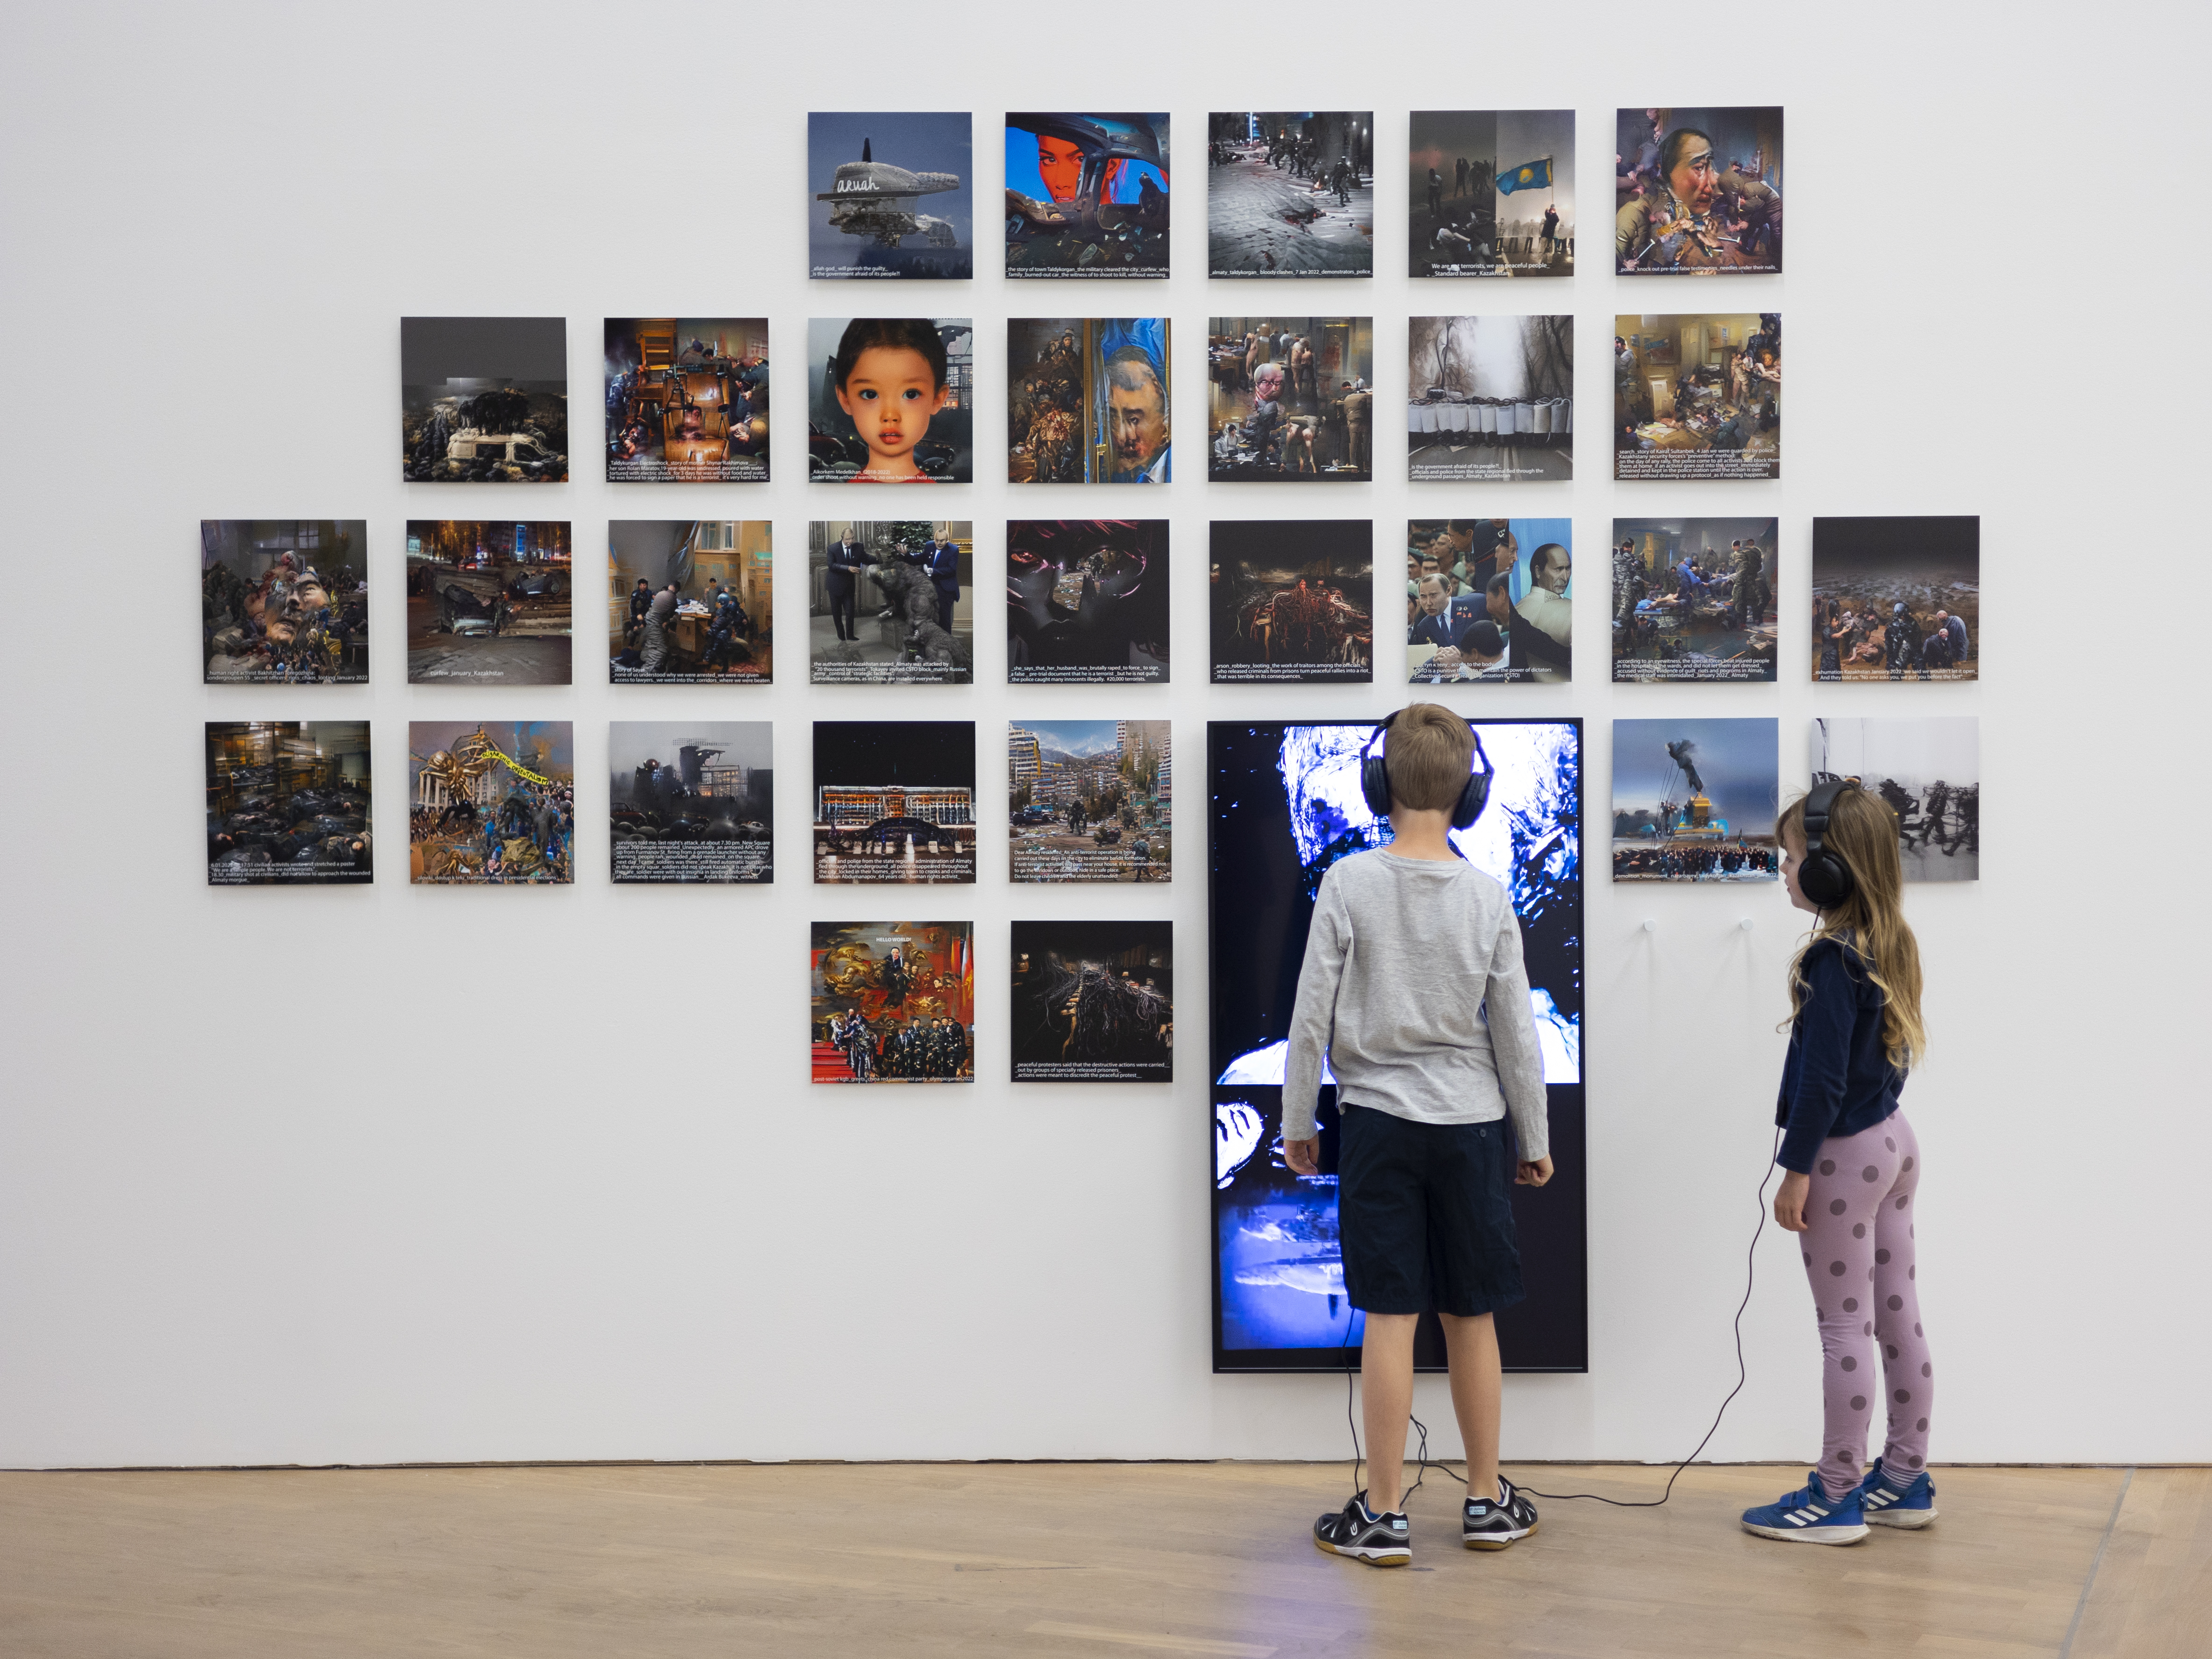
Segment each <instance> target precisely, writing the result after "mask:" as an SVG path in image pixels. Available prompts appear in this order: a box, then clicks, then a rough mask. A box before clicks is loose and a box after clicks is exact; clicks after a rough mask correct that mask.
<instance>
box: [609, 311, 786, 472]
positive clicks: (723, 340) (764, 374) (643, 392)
mask: <svg viewBox="0 0 2212 1659" xmlns="http://www.w3.org/2000/svg"><path fill="white" fill-rule="evenodd" d="M768 367H769V365H768V319H767V318H765V317H738V318H732V317H610V318H608V319H606V400H607V482H608V483H767V482H768Z"/></svg>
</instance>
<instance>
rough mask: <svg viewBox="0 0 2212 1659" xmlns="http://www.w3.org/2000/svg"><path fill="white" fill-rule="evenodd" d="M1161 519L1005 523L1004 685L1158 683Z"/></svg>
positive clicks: (1161, 672) (1164, 580)
mask: <svg viewBox="0 0 2212 1659" xmlns="http://www.w3.org/2000/svg"><path fill="white" fill-rule="evenodd" d="M1167 681H1168V521H1167V520H1165V519H1015V520H1010V521H1009V522H1008V523H1007V526H1006V684H1009V685H1050V684H1061V685H1067V684H1083V685H1164V684H1167Z"/></svg>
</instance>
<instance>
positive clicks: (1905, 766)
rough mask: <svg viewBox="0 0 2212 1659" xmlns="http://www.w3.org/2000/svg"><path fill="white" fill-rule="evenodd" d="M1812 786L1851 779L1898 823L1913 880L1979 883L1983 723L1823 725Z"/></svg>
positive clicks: (1816, 727) (1901, 853)
mask: <svg viewBox="0 0 2212 1659" xmlns="http://www.w3.org/2000/svg"><path fill="white" fill-rule="evenodd" d="M1812 760H1813V781H1814V783H1816V784H1820V783H1830V782H1833V781H1837V780H1838V779H1844V778H1849V779H1850V780H1852V781H1854V782H1856V783H1857V785H1858V786H1859V787H1861V788H1862V789H1865V790H1869V791H1871V792H1872V793H1874V794H1875V795H1876V796H1878V797H1880V799H1881V803H1882V805H1885V806H1887V807H1888V808H1889V810H1890V811H1891V812H1892V813H1893V814H1894V815H1895V817H1896V818H1897V851H1898V859H1899V863H1900V864H1901V865H1902V866H1903V867H1904V871H1905V880H1907V881H1979V880H1980V879H1981V875H1982V723H1981V721H1980V720H1978V719H1977V718H1976V717H1975V716H1973V715H1972V714H1948V715H1936V716H1932V717H1929V718H1926V719H1920V720H1910V719H1907V720H1889V719H1873V720H1868V719H1859V720H1837V719H1826V720H1814V722H1813V756H1812Z"/></svg>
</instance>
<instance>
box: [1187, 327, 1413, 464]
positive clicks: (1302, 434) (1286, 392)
mask: <svg viewBox="0 0 2212 1659" xmlns="http://www.w3.org/2000/svg"><path fill="white" fill-rule="evenodd" d="M1206 359H1207V369H1206V373H1207V382H1208V383H1207V386H1206V422H1207V435H1206V477H1208V478H1211V479H1212V480H1214V481H1215V482H1216V483H1285V482H1297V483H1366V482H1368V481H1369V480H1370V479H1371V478H1372V477H1374V476H1375V394H1374V392H1373V390H1372V388H1371V386H1370V382H1371V380H1373V377H1374V374H1375V323H1374V319H1372V318H1370V317H1216V318H1214V319H1212V326H1211V328H1210V329H1209V331H1208V335H1207V340H1206Z"/></svg>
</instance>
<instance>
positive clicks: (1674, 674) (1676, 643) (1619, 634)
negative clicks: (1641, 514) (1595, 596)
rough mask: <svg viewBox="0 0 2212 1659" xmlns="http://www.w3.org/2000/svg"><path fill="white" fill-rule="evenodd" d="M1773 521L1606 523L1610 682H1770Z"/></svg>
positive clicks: (1774, 630) (1774, 625) (1774, 628)
mask: <svg viewBox="0 0 2212 1659" xmlns="http://www.w3.org/2000/svg"><path fill="white" fill-rule="evenodd" d="M1776 529H1777V526H1776V522H1775V520H1773V519H1771V518H1749V519H1615V520H1613V680H1614V682H1615V683H1616V684H1638V683H1642V682H1644V681H1650V680H1702V681H1717V680H1730V681H1745V680H1755V681H1769V680H1771V679H1773V678H1774V673H1775V668H1774V662H1775V648H1776V640H1777V637H1778V635H1779V633H1780V628H1779V625H1778V622H1777V620H1776V618H1777V612H1776V609H1775V592H1776V590H1775V581H1776V580H1777V575H1778V570H1779V560H1778V557H1777V553H1776V547H1775V533H1776Z"/></svg>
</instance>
